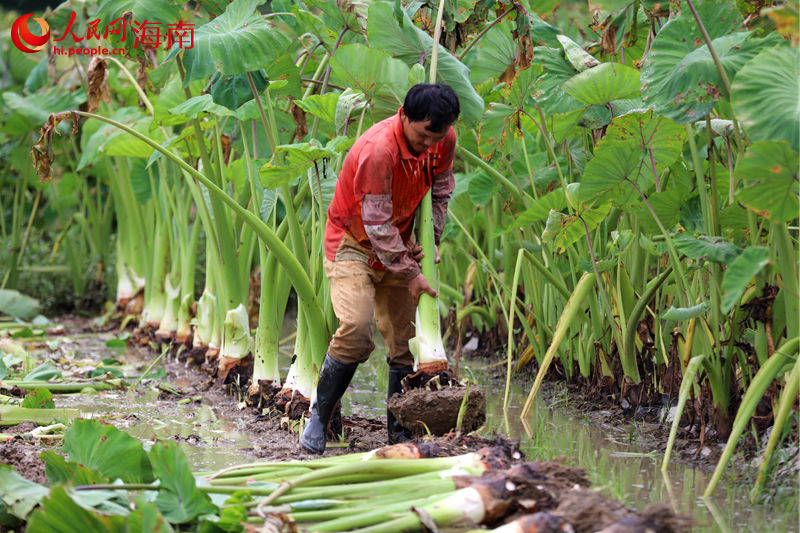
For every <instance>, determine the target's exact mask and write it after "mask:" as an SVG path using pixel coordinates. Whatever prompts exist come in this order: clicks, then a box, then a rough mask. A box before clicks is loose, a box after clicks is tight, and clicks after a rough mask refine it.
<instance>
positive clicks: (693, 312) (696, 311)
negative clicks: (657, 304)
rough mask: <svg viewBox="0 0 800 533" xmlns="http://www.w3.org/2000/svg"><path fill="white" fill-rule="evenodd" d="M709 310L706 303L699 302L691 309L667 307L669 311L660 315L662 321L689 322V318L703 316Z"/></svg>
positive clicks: (709, 307)
mask: <svg viewBox="0 0 800 533" xmlns="http://www.w3.org/2000/svg"><path fill="white" fill-rule="evenodd" d="M709 309H711V306H710V305H709V304H708V303H707V302H700V303H699V304H697V305H695V306H692V307H673V306H669V309H667V310H666V311H664V312H663V313H662V314H661V318H663V319H664V320H675V321H676V322H680V321H682V320H689V319H691V318H697V317H699V316H700V315H704V314H706V312H708V310H709Z"/></svg>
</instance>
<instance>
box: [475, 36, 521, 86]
mask: <svg viewBox="0 0 800 533" xmlns="http://www.w3.org/2000/svg"><path fill="white" fill-rule="evenodd" d="M512 29H513V25H512V23H511V22H508V21H503V22H501V23H500V24H496V25H495V26H493V27H492V29H490V30H489V31H488V32H487V33H486V35H484V36H483V38H482V39H481V40H480V41H478V44H477V45H476V46H475V48H476V51H475V63H474V64H473V65H472V69H471V71H470V74H469V79H470V80H471V81H472V83H474V84H475V85H478V84H480V83H483V82H484V81H486V80H488V79H489V78H497V77H498V76H500V75H501V74H502V73H503V72H505V70H506V69H507V68H508V66H509V65H510V64H511V63H513V62H514V56H515V54H516V52H517V43H515V42H514V39H513V38H512V37H511V30H512Z"/></svg>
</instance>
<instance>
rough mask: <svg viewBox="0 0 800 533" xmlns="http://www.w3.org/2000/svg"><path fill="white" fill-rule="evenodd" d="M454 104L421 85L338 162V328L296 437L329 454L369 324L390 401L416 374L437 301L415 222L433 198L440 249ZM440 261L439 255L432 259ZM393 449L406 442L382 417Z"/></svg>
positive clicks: (330, 251) (332, 250)
mask: <svg viewBox="0 0 800 533" xmlns="http://www.w3.org/2000/svg"><path fill="white" fill-rule="evenodd" d="M459 111H460V108H459V103H458V98H457V97H456V95H455V93H454V92H453V90H452V89H451V88H450V87H448V86H447V85H440V84H419V85H415V86H414V87H412V88H411V89H410V90H409V91H408V94H406V98H405V102H404V103H403V107H401V108H400V110H399V111H398V112H397V114H396V115H395V116H393V117H390V118H387V119H386V120H383V121H381V122H379V123H378V124H375V125H374V126H372V127H371V128H370V129H368V130H367V131H366V132H365V133H364V134H363V135H362V136H361V137H359V139H358V140H357V141H356V142H355V144H354V145H353V147H352V148H351V149H350V151H349V152H348V154H347V157H346V158H345V160H344V166H343V167H342V171H341V173H340V175H339V181H338V182H337V183H336V191H335V193H334V195H333V201H332V202H331V205H330V208H329V209H328V223H327V226H326V227H325V260H324V262H325V275H326V276H327V277H328V279H329V280H330V283H331V301H332V303H333V310H334V312H335V313H336V317H337V318H338V319H339V329H337V330H336V333H335V334H334V336H333V339H332V340H331V343H330V345H329V346H328V353H327V355H326V356H325V361H324V362H323V364H322V370H321V371H320V377H319V383H318V385H317V397H316V400H315V401H314V404H313V405H312V406H311V419H310V420H309V422H308V424H307V425H306V427H305V430H304V431H303V434H302V436H301V437H300V444H301V445H302V446H303V448H305V449H306V450H308V451H311V452H314V453H322V452H324V451H325V437H326V433H327V428H328V422H329V420H330V417H331V413H332V411H333V409H334V406H335V405H336V402H337V401H339V399H340V398H341V397H342V394H344V391H345V390H346V389H347V386H348V385H349V384H350V380H351V379H352V378H353V374H354V373H355V371H356V367H357V366H358V364H359V363H363V362H364V361H366V360H367V359H368V358H369V355H370V353H372V350H373V349H374V348H375V344H374V343H373V341H372V333H373V316H374V317H375V318H376V319H377V325H378V329H379V330H380V332H381V334H382V335H383V337H384V339H385V340H386V345H387V347H388V349H389V354H388V356H387V359H388V362H389V387H388V388H389V394H388V395H389V397H391V396H392V395H393V394H394V393H395V392H399V391H400V390H401V385H400V381H401V380H402V379H403V378H404V377H405V376H407V375H408V374H409V373H411V371H412V365H413V363H414V358H413V356H412V355H411V352H409V350H408V339H410V338H411V337H413V336H414V315H415V311H416V306H417V301H418V300H419V297H420V295H421V294H422V293H427V294H430V295H431V296H433V297H436V296H437V293H436V291H435V290H433V288H432V287H431V286H430V284H429V283H428V280H427V279H425V276H424V275H422V273H421V272H420V267H419V260H420V259H422V249H421V247H419V246H418V245H416V244H415V243H414V241H413V239H412V230H413V225H414V215H415V213H416V210H417V206H418V205H419V203H420V201H421V200H422V198H423V197H424V196H425V194H426V193H427V192H428V190H429V189H431V191H432V196H433V221H434V234H435V238H436V243H437V244H438V243H439V238H440V237H441V234H442V229H443V228H444V222H445V215H446V213H447V202H448V201H449V199H450V194H451V193H452V192H453V187H454V184H455V181H454V179H453V155H454V152H455V146H456V134H455V131H454V130H453V128H452V124H453V123H454V122H455V121H456V119H457V118H458V114H459ZM437 255H438V254H437ZM387 418H388V420H387V422H388V431H389V442H390V443H394V442H399V441H402V440H407V439H408V438H409V436H408V434H407V433H405V431H404V430H403V428H402V427H401V426H400V425H399V424H398V423H397V421H396V420H395V418H394V416H393V415H392V414H391V412H389V410H388V409H387Z"/></svg>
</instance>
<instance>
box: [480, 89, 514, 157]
mask: <svg viewBox="0 0 800 533" xmlns="http://www.w3.org/2000/svg"><path fill="white" fill-rule="evenodd" d="M518 121H519V116H518V114H517V111H516V110H515V109H514V108H513V107H511V106H508V105H506V104H501V103H499V102H492V103H490V104H489V106H488V107H487V108H486V112H485V113H484V114H483V118H481V124H480V128H479V129H478V151H479V152H480V154H481V156H483V157H484V158H486V159H491V158H492V157H494V154H495V152H496V151H497V149H498V148H500V147H501V146H504V147H506V150H505V151H504V153H505V152H507V151H508V150H507V148H508V147H509V143H508V142H507V141H508V136H509V135H512V133H511V132H512V131H514V130H517V131H518V130H519V128H518V127H517V124H518V123H519V122H518Z"/></svg>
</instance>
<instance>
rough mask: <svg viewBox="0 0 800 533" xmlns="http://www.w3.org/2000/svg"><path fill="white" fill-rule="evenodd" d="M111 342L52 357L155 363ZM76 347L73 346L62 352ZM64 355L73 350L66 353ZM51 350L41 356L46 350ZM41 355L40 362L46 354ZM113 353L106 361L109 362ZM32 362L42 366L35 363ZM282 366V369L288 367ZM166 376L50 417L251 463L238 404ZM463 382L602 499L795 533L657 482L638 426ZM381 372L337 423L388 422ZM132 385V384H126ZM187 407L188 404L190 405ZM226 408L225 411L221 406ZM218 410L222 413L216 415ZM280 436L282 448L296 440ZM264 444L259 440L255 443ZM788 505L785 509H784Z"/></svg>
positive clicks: (365, 372) (725, 528)
mask: <svg viewBox="0 0 800 533" xmlns="http://www.w3.org/2000/svg"><path fill="white" fill-rule="evenodd" d="M112 337H113V336H112V335H109V334H105V335H96V336H91V337H81V338H80V339H76V340H74V341H71V340H69V339H67V342H65V343H63V346H62V347H61V348H60V349H61V352H64V347H66V348H67V349H68V350H69V349H72V350H77V351H80V353H81V354H82V357H83V358H84V359H83V360H84V364H88V363H86V362H85V361H88V360H90V359H91V358H94V359H100V358H102V357H107V356H109V355H115V356H116V357H117V358H119V359H120V360H121V361H122V362H123V363H124V366H123V367H124V368H125V369H126V375H128V374H135V373H137V371H139V372H140V371H141V369H142V367H143V366H146V365H147V363H148V361H149V360H150V359H151V358H152V357H153V354H152V353H147V352H146V351H144V350H130V349H129V350H126V351H124V353H120V352H119V351H118V352H116V354H114V353H113V350H112V351H109V349H108V348H106V346H105V343H106V341H107V340H108V339H110V338H112ZM70 342H72V343H74V346H73V345H71V344H70ZM70 347H71V348H70ZM48 350H49V348H48ZM44 351H45V350H44V349H42V350H40V351H39V354H41V353H42V352H44ZM110 352H111V353H110ZM39 357H40V358H42V359H44V357H42V355H39ZM288 361H289V359H288V357H286V358H285V360H284V361H283V362H284V363H285V364H287V365H288ZM167 365H168V367H169V368H170V373H171V376H170V378H169V379H166V380H151V381H144V382H143V383H141V384H140V385H139V387H138V388H137V390H136V391H135V392H132V393H131V392H125V391H108V392H100V393H97V394H92V395H85V394H79V395H71V396H70V395H58V396H57V397H56V401H57V406H58V407H74V408H79V409H80V410H81V412H82V413H83V414H84V416H87V417H92V418H97V419H101V420H105V421H108V422H110V423H113V424H114V425H115V426H117V427H119V428H121V429H125V430H126V431H128V432H129V433H130V434H131V435H133V436H135V437H137V438H140V439H142V440H143V441H146V442H154V441H155V440H156V439H173V440H176V441H177V442H179V444H180V446H181V447H182V449H183V450H184V451H185V453H186V455H187V457H188V459H189V461H190V463H191V464H192V466H193V468H194V469H197V470H217V469H221V468H224V467H226V466H230V465H232V464H238V463H242V462H247V461H252V460H256V457H255V456H254V455H253V454H252V453H251V452H252V448H251V442H252V440H253V435H251V434H250V433H248V432H247V430H246V429H243V425H242V424H241V420H239V421H232V420H227V419H226V418H227V417H226V416H225V415H224V414H219V413H225V412H228V413H229V412H230V410H231V409H235V406H236V405H237V400H236V399H235V398H232V397H230V396H222V395H218V396H216V397H211V398H209V397H204V398H203V399H202V400H200V401H195V400H196V399H197V397H196V396H193V395H194V394H196V393H197V390H195V389H193V387H195V386H197V383H196V382H195V383H192V381H193V380H201V379H202V377H201V373H200V372H199V371H196V370H193V371H190V369H186V371H185V373H182V372H180V371H179V372H178V373H177V375H176V374H175V368H176V367H182V366H183V365H176V364H175V363H174V362H173V363H167ZM466 366H467V368H468V369H469V370H468V372H471V373H472V375H474V376H475V378H476V379H477V381H478V382H479V384H480V385H481V386H482V388H483V389H484V392H485V393H486V398H487V421H486V426H485V429H484V430H483V433H484V434H494V433H500V434H504V435H506V436H507V437H509V438H511V439H518V440H520V441H521V447H522V449H523V451H524V452H525V453H526V455H527V456H528V458H529V459H531V460H535V459H544V460H547V459H552V458H554V457H559V456H565V457H568V458H569V462H570V464H574V465H578V466H582V467H584V468H586V469H587V471H588V474H589V477H590V479H591V480H592V482H593V485H594V487H595V488H598V489H599V490H601V491H602V492H603V493H604V495H606V496H610V497H613V498H616V499H619V500H621V501H622V502H624V503H625V504H627V505H629V506H630V507H632V508H635V509H637V510H640V511H641V510H643V509H644V508H646V507H647V506H649V505H651V504H655V503H670V504H671V505H672V506H673V508H675V509H676V510H677V511H678V512H681V513H685V514H691V515H693V516H694V518H695V521H696V527H695V529H694V531H714V532H717V531H718V532H723V533H727V532H729V531H730V532H733V531H775V532H783V531H798V530H800V528H798V503H797V498H796V494H797V492H796V491H795V492H794V494H795V496H794V497H792V498H789V499H786V498H784V499H782V500H780V501H776V502H775V503H774V504H773V505H772V506H767V505H752V504H750V503H749V501H748V499H747V498H748V495H747V487H744V486H742V485H741V484H739V485H737V484H736V483H734V482H732V481H731V480H730V479H723V482H722V483H720V486H719V488H718V489H717V491H716V492H715V495H714V497H713V498H712V499H711V500H703V499H702V498H701V495H702V492H703V491H704V489H705V486H706V484H707V482H708V480H709V479H710V474H711V473H710V471H705V470H703V469H700V468H693V467H691V466H688V465H686V464H681V463H673V464H672V465H670V467H669V469H668V471H667V475H666V476H665V475H662V473H661V469H660V466H661V454H660V453H659V452H658V450H657V449H656V448H655V446H653V445H651V442H650V441H651V440H652V439H648V438H647V433H648V431H650V429H649V427H648V426H647V425H644V424H639V423H632V422H625V421H620V419H618V418H617V419H616V420H614V419H613V418H612V417H609V421H605V420H603V419H602V417H597V416H590V415H588V414H586V413H582V412H579V411H577V410H575V409H574V408H573V407H571V406H570V405H569V399H568V397H567V395H566V394H558V393H555V394H553V393H550V394H547V395H545V396H547V400H544V399H542V398H541V396H542V395H540V397H539V398H537V400H536V403H535V405H534V408H533V409H532V415H531V416H530V417H529V419H528V420H526V423H527V426H528V428H526V427H525V425H523V423H522V421H521V420H520V418H519V413H520V411H521V406H522V404H523V403H524V400H525V397H526V395H527V386H524V387H523V386H519V385H515V386H512V390H511V391H510V402H509V405H510V406H509V410H508V412H507V413H506V414H505V415H504V412H503V408H502V407H503V393H504V388H503V383H502V382H501V381H499V380H494V381H493V380H490V379H489V378H488V377H487V375H489V374H492V373H493V372H492V371H491V369H489V368H487V366H486V364H485V363H484V362H482V361H481V362H467V364H466ZM387 374H388V367H387V365H386V362H385V361H384V360H383V355H382V352H381V348H380V346H379V348H378V349H377V350H376V353H374V354H373V356H372V358H371V359H370V361H369V362H367V363H365V364H363V365H361V366H360V367H359V369H358V371H357V372H356V376H355V378H354V380H353V384H352V385H351V387H350V389H349V390H348V393H347V394H346V395H345V397H344V399H343V402H342V409H343V414H344V415H345V416H349V415H353V414H357V415H360V416H362V417H366V418H379V417H382V416H385V414H386V382H387ZM130 381H135V380H129V382H130ZM159 381H162V382H164V383H168V384H170V385H171V386H173V387H176V388H178V389H180V390H181V391H183V392H184V393H185V394H184V395H183V396H182V398H186V399H188V400H189V401H187V400H186V399H185V400H184V402H186V403H182V404H179V403H178V400H177V397H174V396H173V397H169V396H168V395H167V396H166V397H165V395H164V394H163V391H160V390H159V389H157V388H156V385H157V383H158V382H159ZM193 398H194V399H193ZM223 404H225V405H223ZM220 408H222V409H220ZM289 435H290V434H288V433H284V434H282V435H281V436H280V438H282V439H286V438H291V439H295V438H296V436H294V435H293V434H292V436H291V437H288V436H289ZM262 438H263V436H262ZM787 502H788V503H787Z"/></svg>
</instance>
